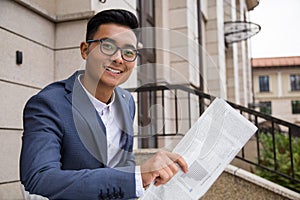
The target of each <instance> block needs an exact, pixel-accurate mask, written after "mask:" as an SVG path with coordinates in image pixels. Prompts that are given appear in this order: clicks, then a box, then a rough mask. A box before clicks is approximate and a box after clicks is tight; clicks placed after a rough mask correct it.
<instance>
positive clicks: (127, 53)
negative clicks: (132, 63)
mask: <svg viewBox="0 0 300 200" xmlns="http://www.w3.org/2000/svg"><path fill="white" fill-rule="evenodd" d="M123 54H124V55H125V56H127V57H133V56H134V55H135V51H134V50H132V49H123Z"/></svg>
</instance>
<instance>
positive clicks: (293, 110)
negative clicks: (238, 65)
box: [252, 56, 300, 125]
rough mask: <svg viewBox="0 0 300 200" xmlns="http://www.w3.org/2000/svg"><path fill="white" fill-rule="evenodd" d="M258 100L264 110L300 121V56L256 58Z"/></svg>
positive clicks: (258, 104) (255, 94)
mask: <svg viewBox="0 0 300 200" xmlns="http://www.w3.org/2000/svg"><path fill="white" fill-rule="evenodd" d="M252 71H253V89H254V92H253V94H254V102H255V105H256V106H257V107H259V110H260V111H261V112H264V113H266V114H270V115H272V116H274V117H277V118H280V119H283V120H286V121H289V122H291V123H295V124H298V125H299V124H300V56H295V57H273V58H254V59H252Z"/></svg>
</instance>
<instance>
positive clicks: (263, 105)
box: [259, 101, 272, 115]
mask: <svg viewBox="0 0 300 200" xmlns="http://www.w3.org/2000/svg"><path fill="white" fill-rule="evenodd" d="M259 108H260V112H262V113H264V114H267V115H271V114H272V103H271V101H263V102H259Z"/></svg>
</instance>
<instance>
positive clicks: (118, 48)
mask: <svg viewBox="0 0 300 200" xmlns="http://www.w3.org/2000/svg"><path fill="white" fill-rule="evenodd" d="M105 40H107V38H105V39H96V40H87V41H86V43H88V44H90V43H93V42H100V51H101V53H103V54H104V55H107V56H112V55H114V54H116V53H117V51H119V50H121V57H122V59H123V60H125V61H127V62H134V61H135V60H136V58H137V57H138V55H139V51H138V50H137V49H130V50H133V51H135V52H136V54H135V57H134V58H133V60H128V59H126V58H124V55H123V52H124V50H126V49H128V48H121V47H119V46H117V45H116V44H114V43H113V42H111V43H112V44H113V45H115V46H116V51H115V52H113V53H112V54H107V53H105V52H103V50H102V46H101V45H102V42H103V41H105Z"/></svg>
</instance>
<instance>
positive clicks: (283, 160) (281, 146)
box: [255, 132, 300, 192]
mask: <svg viewBox="0 0 300 200" xmlns="http://www.w3.org/2000/svg"><path fill="white" fill-rule="evenodd" d="M274 135H275V150H276V170H277V171H278V172H281V173H283V174H286V175H288V176H292V168H291V160H290V157H291V155H290V142H289V137H288V135H286V134H283V133H278V132H277V133H275V134H274ZM259 141H260V157H261V165H263V166H265V167H267V168H269V169H271V170H274V169H275V162H274V153H273V152H274V150H273V149H274V145H273V136H272V134H270V133H262V132H261V133H259ZM292 148H293V161H294V173H295V179H297V180H300V138H296V137H293V138H292ZM255 173H256V174H257V175H259V176H261V177H263V178H266V179H268V180H270V181H272V182H275V183H277V184H279V185H282V186H285V187H288V188H290V189H292V190H295V191H298V192H299V191H300V184H297V183H292V182H291V180H289V179H287V178H284V177H282V176H279V175H277V174H275V173H272V172H269V171H267V170H263V169H261V168H259V167H257V168H256V169H255Z"/></svg>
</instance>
